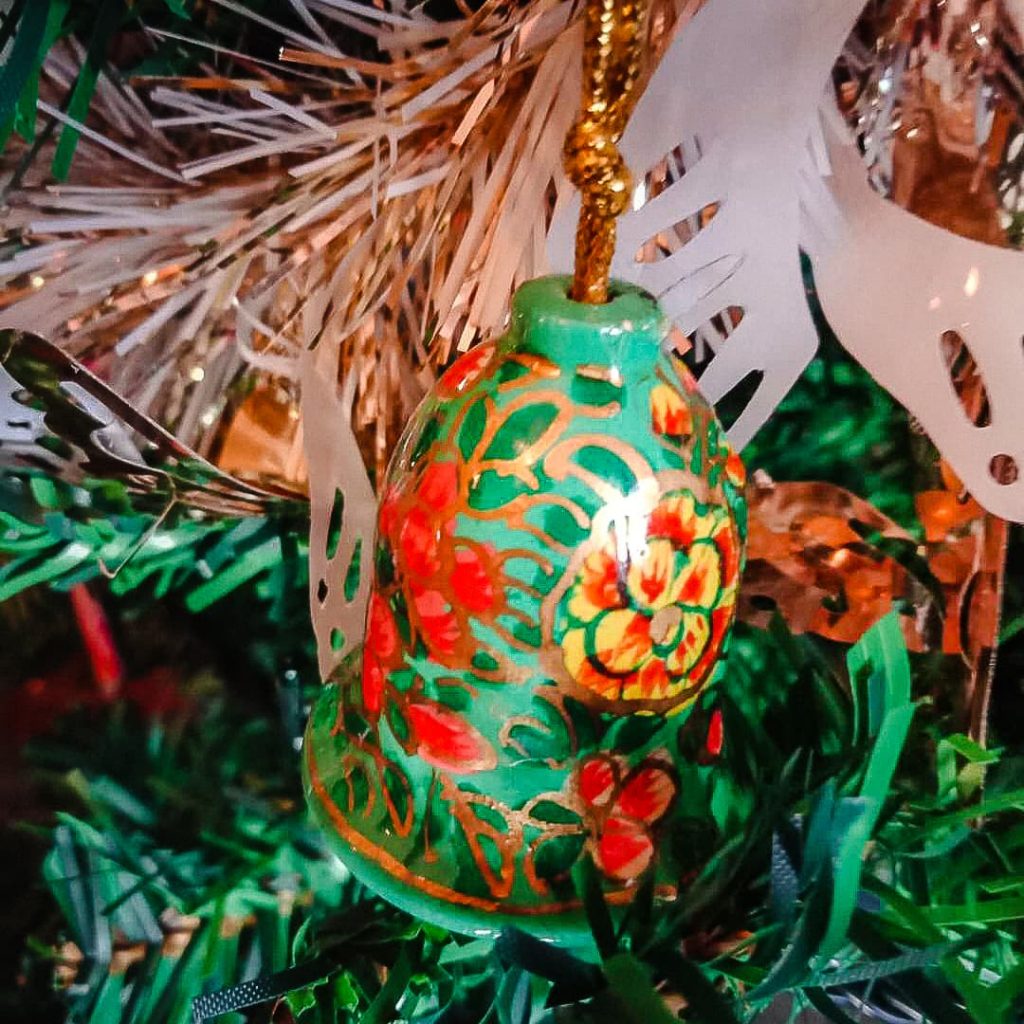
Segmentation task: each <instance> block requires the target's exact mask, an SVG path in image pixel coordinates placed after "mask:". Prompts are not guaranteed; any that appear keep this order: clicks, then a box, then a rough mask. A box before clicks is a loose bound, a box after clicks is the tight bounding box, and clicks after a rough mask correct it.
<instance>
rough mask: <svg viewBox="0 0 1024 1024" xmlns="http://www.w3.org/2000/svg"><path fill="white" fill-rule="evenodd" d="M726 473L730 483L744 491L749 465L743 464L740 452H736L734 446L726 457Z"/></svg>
mask: <svg viewBox="0 0 1024 1024" xmlns="http://www.w3.org/2000/svg"><path fill="white" fill-rule="evenodd" d="M725 475H726V477H727V478H728V480H729V483H731V484H732V485H733V487H735V488H736V489H737V490H739V491H742V490H743V488H744V487H746V485H747V467H746V466H744V465H743V460H742V459H741V458H740V456H739V453H738V452H734V451H733V450H732V448H730V449H729V454H728V455H727V456H726V459H725Z"/></svg>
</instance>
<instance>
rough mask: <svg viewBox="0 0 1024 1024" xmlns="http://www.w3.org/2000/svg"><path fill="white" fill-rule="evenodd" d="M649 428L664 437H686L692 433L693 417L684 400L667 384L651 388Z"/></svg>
mask: <svg viewBox="0 0 1024 1024" xmlns="http://www.w3.org/2000/svg"><path fill="white" fill-rule="evenodd" d="M651 426H652V427H653V428H654V431H655V433H658V434H663V435H664V436H665V437H687V436H689V435H690V434H692V433H693V417H692V416H691V415H690V406H689V404H688V403H687V401H686V399H685V398H684V397H683V396H682V395H681V394H680V393H679V392H678V391H676V389H675V388H673V387H671V386H669V385H668V384H657V385H655V386H654V387H653V388H651Z"/></svg>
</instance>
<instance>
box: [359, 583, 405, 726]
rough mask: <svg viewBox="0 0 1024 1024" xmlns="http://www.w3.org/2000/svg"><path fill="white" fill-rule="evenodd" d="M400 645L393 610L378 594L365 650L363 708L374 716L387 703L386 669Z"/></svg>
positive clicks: (368, 619) (373, 602) (369, 613)
mask: <svg viewBox="0 0 1024 1024" xmlns="http://www.w3.org/2000/svg"><path fill="white" fill-rule="evenodd" d="M398 645H399V636H398V627H397V626H396V625H395V617H394V615H393V613H392V611H391V608H390V606H389V605H388V603H387V601H385V600H384V598H383V597H381V595H380V594H377V593H374V594H373V595H372V596H371V597H370V607H369V610H368V611H367V616H366V644H365V647H364V649H363V706H364V707H365V708H366V710H367V711H369V712H370V713H371V714H375V715H377V714H380V710H381V707H382V706H383V702H384V677H385V668H384V666H385V665H388V664H390V663H391V662H392V660H393V659H394V657H395V655H396V654H397V653H398Z"/></svg>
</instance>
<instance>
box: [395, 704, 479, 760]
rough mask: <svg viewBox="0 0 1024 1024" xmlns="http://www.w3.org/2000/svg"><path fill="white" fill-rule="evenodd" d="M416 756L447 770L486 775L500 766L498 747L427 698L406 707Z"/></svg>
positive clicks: (451, 711)
mask: <svg viewBox="0 0 1024 1024" xmlns="http://www.w3.org/2000/svg"><path fill="white" fill-rule="evenodd" d="M405 714H406V718H407V720H408V722H409V730H410V734H411V739H412V743H413V745H414V747H415V749H416V753H417V754H418V755H419V756H420V757H422V758H423V760H424V761H426V762H427V764H431V765H433V766H434V767H435V768H440V769H442V770H443V771H447V772H454V773H457V774H464V773H467V772H483V771H489V770H490V769H491V768H494V767H495V765H496V764H497V763H498V757H497V754H496V753H495V752H494V748H493V747H492V746H491V745H490V743H488V742H487V740H486V739H484V737H483V736H482V735H481V734H480V733H479V732H478V731H477V730H476V729H475V728H474V727H473V726H472V725H470V724H469V723H468V722H467V721H466V720H465V719H464V718H463V717H462V716H461V715H460V714H458V712H456V711H453V710H452V709H451V708H448V707H445V706H444V705H443V704H438V703H436V702H434V701H431V700H426V699H425V698H420V699H417V700H414V701H410V703H408V704H407V705H406V706H405Z"/></svg>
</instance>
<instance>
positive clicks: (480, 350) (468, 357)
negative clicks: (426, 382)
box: [437, 341, 496, 398]
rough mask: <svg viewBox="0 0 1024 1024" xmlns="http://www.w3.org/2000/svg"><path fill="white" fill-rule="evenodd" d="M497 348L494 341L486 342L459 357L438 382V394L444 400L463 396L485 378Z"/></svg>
mask: <svg viewBox="0 0 1024 1024" xmlns="http://www.w3.org/2000/svg"><path fill="white" fill-rule="evenodd" d="M495 347H496V346H495V343H494V342H493V341H485V342H484V343H483V344H482V345H476V346H475V347H473V348H471V349H470V350H469V351H468V352H467V353H466V354H465V355H462V356H459V358H458V359H456V360H455V362H454V363H452V365H451V366H449V367H448V369H447V370H445V372H444V374H443V375H442V376H441V379H440V380H439V381H438V382H437V393H438V394H439V395H440V396H441V397H442V398H454V397H455V396H456V395H461V394H463V393H464V392H465V391H466V390H468V389H469V388H470V387H471V386H472V385H473V384H475V383H476V382H477V381H478V380H479V379H480V378H481V377H482V376H483V373H484V370H485V369H486V368H487V365H488V364H489V363H490V361H491V357H492V356H493V355H494V351H495Z"/></svg>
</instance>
